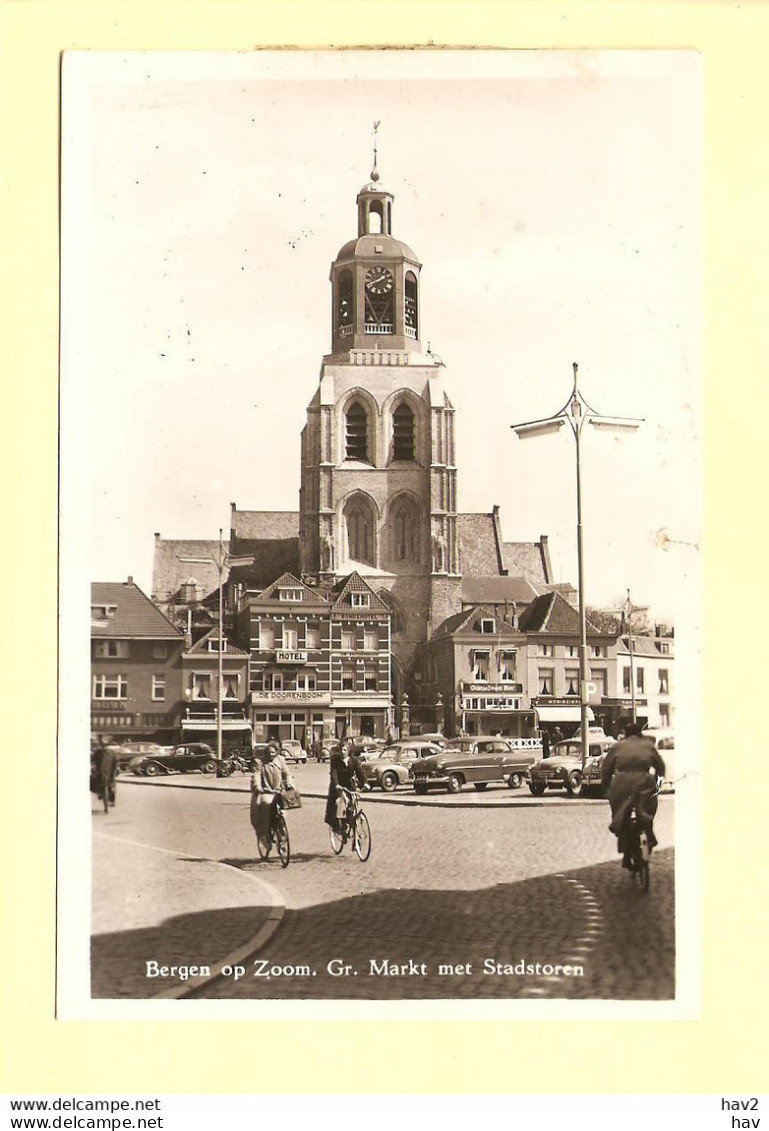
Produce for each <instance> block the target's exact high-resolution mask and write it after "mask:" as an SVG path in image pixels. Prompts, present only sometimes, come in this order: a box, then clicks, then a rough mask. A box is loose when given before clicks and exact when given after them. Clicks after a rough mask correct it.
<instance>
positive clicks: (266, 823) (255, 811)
mask: <svg viewBox="0 0 769 1131" xmlns="http://www.w3.org/2000/svg"><path fill="white" fill-rule="evenodd" d="M293 784H294V783H293V781H292V780H291V775H290V774H289V772H288V769H287V768H286V763H285V761H284V759H283V755H282V754H280V753H279V751H278V745H277V743H276V742H271V743H269V745H268V746H267V749H266V750H265V752H264V760H263V761H260V760H259V759H256V760H255V761H254V772H253V774H252V775H251V795H252V805H251V822H252V824H253V827H254V832H255V833H256V835H257V838H258V839H259V841H260V842H261V844H262V846H263V847H264V848H265V850H267V851H269V847H270V821H271V820H272V814H273V806H274V804H275V798H276V797H277V795H278V793H279V792H280V790H281V788H283V787H285V788H286V789H290V788H291V786H292V785H293Z"/></svg>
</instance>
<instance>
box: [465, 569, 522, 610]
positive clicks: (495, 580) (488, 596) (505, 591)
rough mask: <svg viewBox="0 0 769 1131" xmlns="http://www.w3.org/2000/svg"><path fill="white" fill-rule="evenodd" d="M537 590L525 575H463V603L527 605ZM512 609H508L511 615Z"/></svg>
mask: <svg viewBox="0 0 769 1131" xmlns="http://www.w3.org/2000/svg"><path fill="white" fill-rule="evenodd" d="M538 596H539V590H538V589H535V588H534V586H533V585H532V583H531V581H530V580H529V579H528V578H526V577H499V576H497V577H463V578H462V603H463V604H464V605H486V604H488V605H502V604H504V603H505V601H507V602H509V604H510V605H529V604H531V602H532V601H533V600H534V598H535V597H538ZM512 612H513V610H512V609H511V610H510V614H511V616H512Z"/></svg>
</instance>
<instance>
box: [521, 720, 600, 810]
mask: <svg viewBox="0 0 769 1131" xmlns="http://www.w3.org/2000/svg"><path fill="white" fill-rule="evenodd" d="M602 733H603V732H602ZM613 745H614V741H613V739H610V738H607V737H606V735H604V736H603V738H596V737H595V736H594V735H589V736H588V746H587V751H588V758H587V762H586V763H585V767H584V771H583V768H582V743H581V742H580V740H579V738H567V739H564V741H563V742H556V744H555V746H554V747H553V748H552V750H551V752H550V757H549V758H542V759H541V760H540V761H539V762H535V763H534V765H533V766H532V767H531V769H530V770H529V789H530V790H531V792H532V793H533V794H534V796H535V797H541V796H542V794H543V793H544V792H545V790H547V789H565V790H566V792H567V794H568V795H569V797H579V795H580V793H582V790H583V788H584V789H586V790H587V789H595V790H599V791H600V789H601V766H602V764H603V759H604V756H605V755H606V754H607V753H608V751H609V750H611V748H612V746H613Z"/></svg>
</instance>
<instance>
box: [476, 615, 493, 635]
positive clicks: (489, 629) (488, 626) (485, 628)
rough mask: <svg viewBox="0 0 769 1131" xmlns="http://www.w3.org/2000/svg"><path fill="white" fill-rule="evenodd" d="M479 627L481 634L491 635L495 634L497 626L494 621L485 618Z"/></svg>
mask: <svg viewBox="0 0 769 1131" xmlns="http://www.w3.org/2000/svg"><path fill="white" fill-rule="evenodd" d="M479 627H480V631H481V632H486V633H493V632H496V627H497V626H496V621H494V620H492V618H491V617H487V618H485V619H484V620H482V621H481V623H480V626H479Z"/></svg>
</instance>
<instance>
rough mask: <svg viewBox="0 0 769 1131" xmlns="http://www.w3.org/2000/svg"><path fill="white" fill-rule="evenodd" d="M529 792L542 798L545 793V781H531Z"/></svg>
mask: <svg viewBox="0 0 769 1131" xmlns="http://www.w3.org/2000/svg"><path fill="white" fill-rule="evenodd" d="M529 790H530V791H531V792H532V793H533V794H534V796H535V797H541V796H542V794H543V793H544V792H545V783H544V782H543V781H530V782H529Z"/></svg>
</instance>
